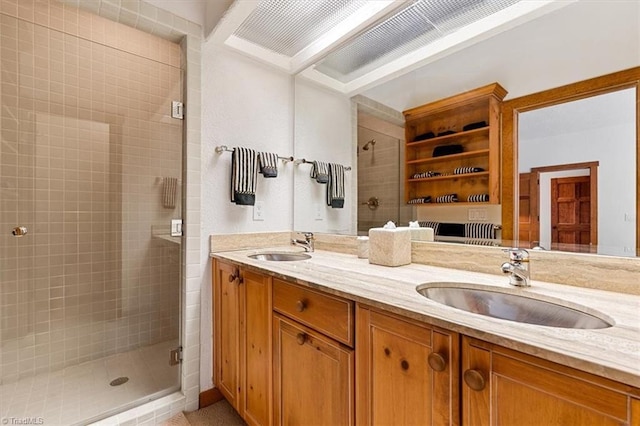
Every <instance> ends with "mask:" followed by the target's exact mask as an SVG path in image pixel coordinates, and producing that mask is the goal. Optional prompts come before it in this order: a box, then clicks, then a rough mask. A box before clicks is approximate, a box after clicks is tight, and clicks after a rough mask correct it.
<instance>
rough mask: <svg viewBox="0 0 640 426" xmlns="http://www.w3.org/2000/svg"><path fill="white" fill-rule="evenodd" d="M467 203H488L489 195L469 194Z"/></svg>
mask: <svg viewBox="0 0 640 426" xmlns="http://www.w3.org/2000/svg"><path fill="white" fill-rule="evenodd" d="M467 202H469V203H488V202H489V194H471V195H469V196H468V197H467Z"/></svg>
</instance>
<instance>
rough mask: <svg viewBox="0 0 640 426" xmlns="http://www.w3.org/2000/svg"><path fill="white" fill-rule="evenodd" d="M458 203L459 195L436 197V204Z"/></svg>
mask: <svg viewBox="0 0 640 426" xmlns="http://www.w3.org/2000/svg"><path fill="white" fill-rule="evenodd" d="M457 201H458V194H447V195H441V196H439V197H436V203H455V202H457Z"/></svg>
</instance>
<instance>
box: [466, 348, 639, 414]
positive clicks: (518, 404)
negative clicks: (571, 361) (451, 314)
mask: <svg viewBox="0 0 640 426" xmlns="http://www.w3.org/2000/svg"><path fill="white" fill-rule="evenodd" d="M462 346H463V347H462V353H463V357H462V371H463V382H464V383H463V386H462V400H463V402H462V412H463V414H462V421H463V423H464V424H465V425H500V426H510V425H513V426H521V425H546V426H561V425H626V424H630V419H629V417H630V413H629V412H630V411H631V410H629V406H630V398H629V397H628V396H627V395H626V394H625V393H624V391H625V387H624V386H623V385H621V384H620V383H617V382H613V381H611V380H607V379H603V378H600V377H596V376H593V375H590V374H587V373H584V372H580V371H578V370H574V369H571V368H568V367H564V366H561V365H558V364H554V363H551V362H549V361H545V360H542V359H539V358H535V357H532V356H529V355H525V354H522V353H519V352H515V351H512V350H509V349H505V348H502V347H499V346H496V345H490V344H488V343H485V342H482V341H478V340H476V339H471V338H467V337H464V338H463V345H462Z"/></svg>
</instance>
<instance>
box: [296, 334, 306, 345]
mask: <svg viewBox="0 0 640 426" xmlns="http://www.w3.org/2000/svg"><path fill="white" fill-rule="evenodd" d="M306 341H307V335H306V334H304V333H298V334H297V335H296V342H298V344H299V345H304V342H306Z"/></svg>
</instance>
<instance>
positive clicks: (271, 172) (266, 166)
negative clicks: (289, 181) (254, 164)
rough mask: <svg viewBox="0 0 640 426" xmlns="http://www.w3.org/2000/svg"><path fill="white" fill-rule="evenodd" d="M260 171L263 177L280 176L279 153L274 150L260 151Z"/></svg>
mask: <svg viewBox="0 0 640 426" xmlns="http://www.w3.org/2000/svg"><path fill="white" fill-rule="evenodd" d="M258 160H259V163H260V173H262V176H263V177H266V178H274V177H278V154H274V153H272V152H260V153H259V154H258Z"/></svg>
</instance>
